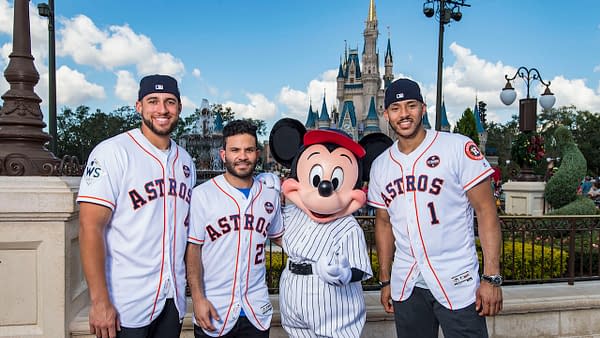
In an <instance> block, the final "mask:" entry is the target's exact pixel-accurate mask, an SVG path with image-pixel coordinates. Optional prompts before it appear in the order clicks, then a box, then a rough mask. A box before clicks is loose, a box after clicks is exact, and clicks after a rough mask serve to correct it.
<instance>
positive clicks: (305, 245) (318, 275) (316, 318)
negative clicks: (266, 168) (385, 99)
mask: <svg viewBox="0 0 600 338" xmlns="http://www.w3.org/2000/svg"><path fill="white" fill-rule="evenodd" d="M391 144H392V141H391V140H390V139H389V138H388V137H387V136H385V135H383V134H371V135H368V136H366V137H364V138H363V139H362V140H361V144H358V143H356V142H355V141H353V140H352V139H351V138H350V137H348V136H347V135H346V134H344V133H343V132H340V131H336V130H330V129H327V130H323V129H320V130H310V131H308V132H307V131H306V130H305V128H304V126H303V125H302V124H301V123H300V122H298V121H297V120H293V119H287V118H286V119H282V120H280V121H278V122H277V123H276V124H275V126H274V127H273V129H272V130H271V135H270V137H269V146H270V149H271V153H272V154H273V157H274V158H275V159H276V160H277V162H279V163H280V164H282V165H284V166H286V167H288V168H290V169H291V172H290V177H289V178H287V179H286V180H285V181H284V182H283V183H282V185H281V190H282V192H283V194H284V196H285V197H286V200H287V201H288V202H292V203H288V205H287V206H286V207H285V208H284V210H283V215H284V224H285V233H284V235H283V249H284V250H285V252H286V253H287V255H288V263H287V265H286V268H285V270H284V271H283V273H282V275H281V280H280V307H281V322H282V326H283V328H284V329H285V330H286V332H287V333H288V334H289V335H290V336H291V337H314V336H319V337H359V336H360V333H361V331H362V328H363V326H364V324H365V321H366V308H365V300H364V296H363V292H362V286H361V283H360V282H361V281H363V280H366V279H369V278H370V277H371V276H372V275H373V273H372V271H371V264H370V257H369V254H368V252H367V245H366V242H365V237H364V234H363V230H362V229H361V227H360V225H359V224H358V222H357V221H356V219H355V218H354V217H353V216H352V213H353V212H354V211H356V210H358V209H359V208H360V207H362V206H363V205H364V203H365V201H366V196H365V193H364V191H362V190H361V189H360V188H361V185H362V182H363V180H364V178H365V177H366V178H367V179H368V177H369V176H368V172H367V171H368V168H370V162H372V161H373V160H374V159H375V157H377V155H379V153H381V152H383V150H384V149H386V148H387V147H389V146H390V145H391ZM365 149H366V150H365ZM364 169H367V170H364Z"/></svg>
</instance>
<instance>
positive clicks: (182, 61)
mask: <svg viewBox="0 0 600 338" xmlns="http://www.w3.org/2000/svg"><path fill="white" fill-rule="evenodd" d="M40 2H41V1H37V0H32V1H31V2H30V16H31V35H32V53H33V55H34V57H35V64H36V68H37V69H38V71H39V72H40V76H41V79H40V82H39V83H38V85H37V86H36V93H37V94H38V95H39V96H40V97H41V98H42V99H43V100H44V101H43V103H42V110H43V112H44V113H45V114H46V112H47V106H46V104H47V103H46V102H47V100H46V98H47V92H48V90H47V87H48V86H47V81H48V67H47V62H48V58H47V53H48V32H47V21H46V19H45V18H41V17H39V16H38V14H37V8H36V6H37V4H38V3H40ZM467 3H469V4H470V5H471V7H464V8H463V9H462V12H463V17H462V20H461V21H460V22H452V23H451V24H449V25H446V29H445V31H446V33H445V36H444V37H445V39H444V40H445V41H444V100H445V102H446V108H447V111H448V118H449V120H450V123H451V124H454V123H455V121H456V120H457V119H458V118H459V117H460V115H461V114H462V112H463V111H464V109H465V108H467V107H471V108H472V107H473V105H474V103H475V97H476V96H477V98H478V99H479V100H483V101H485V102H486V103H487V104H488V118H489V119H490V120H494V121H497V122H506V121H508V120H509V119H510V117H511V115H513V114H516V113H517V111H518V104H517V103H513V104H512V105H511V106H509V107H506V106H504V105H503V104H502V103H501V102H500V100H499V93H500V90H501V89H502V87H504V84H505V80H504V75H505V74H508V75H509V76H512V75H514V73H515V71H516V69H517V68H518V67H519V66H525V67H528V68H531V67H535V68H537V69H538V70H539V71H540V73H541V75H542V77H543V79H544V80H545V81H551V82H552V85H551V86H550V88H551V90H552V91H553V92H554V93H555V95H556V97H557V102H556V105H555V107H559V106H564V105H571V104H573V105H575V106H576V107H577V108H578V109H585V110H590V111H592V112H600V16H598V12H599V10H600V3H599V2H598V1H597V0H578V1H573V2H564V1H541V0H503V1H500V0H468V1H467ZM375 4H376V13H377V18H378V22H379V33H380V35H379V41H378V48H379V51H380V67H382V68H383V55H384V53H385V46H386V43H387V37H388V35H389V36H390V37H391V44H392V53H393V58H394V75H395V77H396V78H398V77H410V78H412V79H414V80H416V81H418V82H419V83H420V84H421V86H422V88H423V92H424V95H425V99H426V101H427V103H428V105H429V107H428V112H429V119H430V121H431V122H432V124H433V123H434V119H435V95H436V88H435V85H436V76H437V44H438V28H439V25H438V22H437V21H436V20H434V19H431V18H426V17H425V16H424V15H423V12H422V10H423V1H421V0H404V1H398V0H375ZM12 7H13V1H7V0H0V48H1V49H0V68H2V69H5V68H6V66H7V64H8V55H9V54H10V52H11V51H12V23H13V19H12V15H13V8H12ZM55 7H56V8H55V10H56V40H57V47H56V51H57V63H56V68H57V81H58V86H57V101H58V106H59V112H60V109H61V108H62V107H64V106H69V107H72V108H75V107H77V106H79V105H87V106H89V107H91V108H92V109H96V108H100V109H102V110H104V111H106V112H109V111H112V110H114V109H115V108H117V107H120V106H123V105H131V106H133V104H134V102H135V99H136V91H137V86H138V82H139V79H140V77H141V76H143V75H146V74H150V73H167V74H171V75H174V76H175V77H176V78H177V79H178V80H179V81H180V89H181V91H182V96H183V98H182V100H183V103H184V113H183V114H184V115H187V114H189V113H191V112H192V111H193V110H194V108H196V107H199V106H200V104H201V101H202V99H203V98H206V99H208V100H209V102H210V103H222V104H224V105H228V106H231V107H232V108H233V109H234V111H236V112H237V114H238V116H242V117H253V118H260V119H264V120H266V121H267V122H268V125H269V126H270V125H272V123H273V122H274V121H276V120H278V119H280V118H281V117H284V116H290V117H295V118H298V119H300V120H301V121H305V119H306V112H307V111H308V105H309V102H310V100H312V102H313V107H315V108H316V109H320V108H321V102H322V100H323V93H326V102H327V105H328V108H329V111H331V109H332V106H333V105H334V104H336V105H337V103H336V102H335V76H336V75H337V68H338V65H339V61H340V57H341V56H342V55H343V53H344V45H345V43H347V45H348V47H351V48H356V47H358V48H359V50H361V51H362V44H363V36H362V33H363V30H364V27H365V20H366V17H367V14H368V7H369V0H360V1H359V0H327V1H322V0H304V1H270V0H254V1H251V0H235V1H234V0H218V1H217V0H215V1H209V0H206V1H183V0H171V1H159V0H145V1H135V0H131V1H122V0H119V1H117V0H104V1H81V0H55ZM388 27H389V28H388ZM382 73H383V71H382ZM513 86H514V87H515V89H517V92H518V98H522V97H524V95H525V93H524V92H525V83H524V81H522V80H517V81H516V82H515V83H514V84H513ZM542 89H543V88H541V85H540V84H539V82H534V83H533V84H532V87H531V91H532V95H533V96H539V94H540V93H541V91H540V90H542ZM7 90H8V83H7V82H6V80H5V79H4V77H2V78H0V92H1V93H2V94H3V93H5V92H6V91H7Z"/></svg>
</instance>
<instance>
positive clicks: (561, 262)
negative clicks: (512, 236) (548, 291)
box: [500, 241, 569, 280]
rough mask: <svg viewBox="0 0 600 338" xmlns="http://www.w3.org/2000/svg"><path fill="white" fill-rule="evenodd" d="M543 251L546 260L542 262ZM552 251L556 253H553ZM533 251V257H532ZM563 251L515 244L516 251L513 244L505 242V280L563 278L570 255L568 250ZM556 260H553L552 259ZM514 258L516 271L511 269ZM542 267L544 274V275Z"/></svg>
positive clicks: (527, 244) (526, 244) (528, 244)
mask: <svg viewBox="0 0 600 338" xmlns="http://www.w3.org/2000/svg"><path fill="white" fill-rule="evenodd" d="M523 250H524V252H525V253H524V257H523ZM542 250H543V252H544V259H543V261H542ZM552 250H553V251H554V252H553V253H552ZM532 251H533V255H532ZM560 251H561V250H560V249H557V248H554V249H552V248H551V247H548V246H544V245H540V244H533V246H532V244H531V242H525V243H524V244H523V243H521V242H515V244H514V251H513V243H512V242H509V241H506V242H504V250H503V253H502V257H501V258H500V260H501V262H504V266H503V267H502V275H503V276H504V278H505V279H509V280H510V279H512V280H527V279H550V278H553V277H562V276H564V274H565V273H566V271H567V258H568V256H569V253H568V252H567V251H566V250H562V259H561V252H560ZM552 256H554V259H553V260H551V257H552ZM513 258H514V271H513V269H511V268H509V267H510V266H512V265H513V264H512V262H513ZM542 267H543V268H544V269H543V270H544V273H543V274H542Z"/></svg>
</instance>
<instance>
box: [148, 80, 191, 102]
mask: <svg viewBox="0 0 600 338" xmlns="http://www.w3.org/2000/svg"><path fill="white" fill-rule="evenodd" d="M151 93H169V94H173V95H175V96H176V97H177V100H178V101H179V102H181V98H180V97H179V87H177V80H175V79H174V78H173V77H171V76H169V75H159V74H155V75H148V76H144V77H143V78H142V80H140V90H139V92H138V101H141V100H142V99H143V98H144V96H146V95H148V94H151Z"/></svg>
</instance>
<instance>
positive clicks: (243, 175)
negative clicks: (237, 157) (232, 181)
mask: <svg viewBox="0 0 600 338" xmlns="http://www.w3.org/2000/svg"><path fill="white" fill-rule="evenodd" d="M240 162H241V161H240ZM243 162H245V163H247V164H248V167H249V168H250V169H249V170H248V172H240V171H239V170H237V169H236V168H235V165H234V163H232V162H230V161H228V160H227V159H225V163H224V164H225V169H226V170H227V172H228V173H229V174H231V175H232V176H235V177H237V178H241V179H247V178H248V177H252V176H253V175H254V169H255V168H256V163H252V162H251V161H243ZM238 163H239V162H238Z"/></svg>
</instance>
